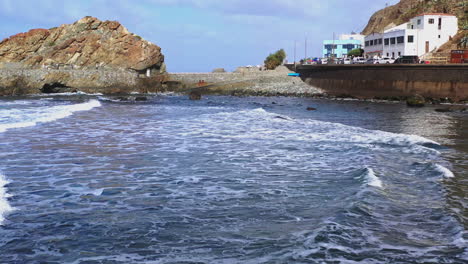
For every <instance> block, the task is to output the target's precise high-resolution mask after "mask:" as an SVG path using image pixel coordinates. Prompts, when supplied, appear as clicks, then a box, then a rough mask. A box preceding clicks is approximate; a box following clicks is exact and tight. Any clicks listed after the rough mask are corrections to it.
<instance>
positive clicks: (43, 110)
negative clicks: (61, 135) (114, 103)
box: [0, 100, 101, 133]
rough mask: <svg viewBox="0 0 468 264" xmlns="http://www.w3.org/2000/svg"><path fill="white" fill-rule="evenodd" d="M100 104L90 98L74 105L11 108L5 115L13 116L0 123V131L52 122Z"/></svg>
mask: <svg viewBox="0 0 468 264" xmlns="http://www.w3.org/2000/svg"><path fill="white" fill-rule="evenodd" d="M99 106H101V103H100V102H99V101H98V100H90V101H88V102H86V103H81V104H74V105H59V106H52V107H40V108H38V109H34V110H23V111H21V110H16V109H15V110H11V111H10V112H8V113H5V114H6V115H10V116H14V117H16V118H14V119H13V120H12V121H9V122H7V123H4V124H0V133H1V132H5V131H6V130H8V129H12V128H22V127H31V126H35V125H37V124H38V123H46V122H52V121H55V120H58V119H62V118H65V117H68V116H71V115H72V114H73V113H74V112H78V111H88V110H91V109H93V108H95V107H99Z"/></svg>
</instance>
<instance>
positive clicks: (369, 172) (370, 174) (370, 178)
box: [365, 168, 383, 188]
mask: <svg viewBox="0 0 468 264" xmlns="http://www.w3.org/2000/svg"><path fill="white" fill-rule="evenodd" d="M365 177H366V180H367V184H368V185H369V186H373V187H378V188H382V186H383V185H382V181H381V180H380V179H379V177H377V175H375V172H374V170H373V169H370V168H366V174H365Z"/></svg>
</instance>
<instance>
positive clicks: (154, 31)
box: [0, 0, 398, 72]
mask: <svg viewBox="0 0 468 264" xmlns="http://www.w3.org/2000/svg"><path fill="white" fill-rule="evenodd" d="M397 2H398V0H138V1H137V0H133V1H132V0H128V1H126V0H73V1H68V0H42V1H41V0H35V1H30V0H27V1H26V0H0V25H1V26H0V39H3V38H6V37H9V36H11V35H13V34H16V33H19V32H25V31H28V30H29V29H32V28H51V27H55V26H59V25H61V24H69V23H73V22H74V21H76V20H78V19H80V18H82V17H84V16H87V15H90V16H95V17H97V18H99V19H101V20H117V21H119V22H121V23H122V24H123V25H124V26H125V27H127V28H128V29H129V30H130V32H133V33H136V34H138V35H140V36H142V37H143V38H145V39H146V40H149V41H151V42H153V43H155V44H157V45H158V46H160V47H161V48H162V51H163V53H164V55H165V56H166V63H167V66H168V70H169V71H171V72H204V71H211V70H212V69H214V68H218V67H223V68H226V70H234V69H235V68H236V67H237V66H242V65H257V64H262V62H263V60H264V59H265V57H266V56H267V55H268V54H269V53H272V52H274V51H276V50H278V49H280V48H284V49H285V50H286V53H287V54H288V58H289V60H290V61H292V60H293V57H294V42H295V41H297V57H300V56H303V55H304V50H305V49H304V46H305V45H304V42H305V41H304V40H305V38H306V37H307V39H308V45H307V48H308V55H309V56H319V55H320V53H321V43H322V41H323V40H324V39H331V38H332V37H333V33H334V32H335V33H336V34H337V35H338V34H340V33H349V32H351V31H356V32H360V31H361V30H362V29H363V28H364V26H365V25H366V24H367V22H368V20H369V18H370V16H371V15H372V14H373V13H374V12H375V11H377V10H379V9H381V8H383V7H385V5H386V4H389V5H392V4H395V3H397Z"/></svg>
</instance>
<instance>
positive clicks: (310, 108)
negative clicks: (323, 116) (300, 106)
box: [307, 107, 317, 111]
mask: <svg viewBox="0 0 468 264" xmlns="http://www.w3.org/2000/svg"><path fill="white" fill-rule="evenodd" d="M315 110H317V108H315V107H307V111H315Z"/></svg>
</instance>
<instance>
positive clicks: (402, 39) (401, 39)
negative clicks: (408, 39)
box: [397, 37, 405, 44]
mask: <svg viewBox="0 0 468 264" xmlns="http://www.w3.org/2000/svg"><path fill="white" fill-rule="evenodd" d="M397 43H398V44H401V43H405V37H397Z"/></svg>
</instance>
